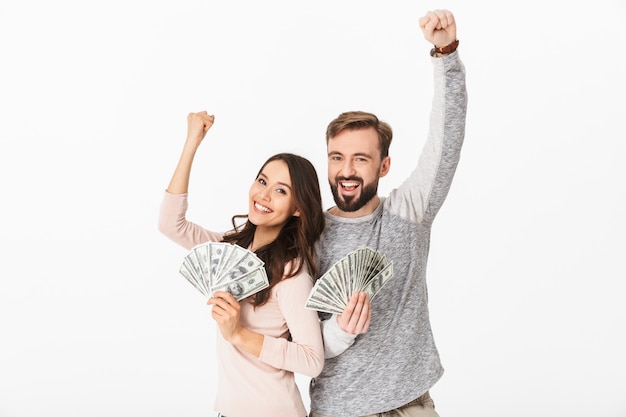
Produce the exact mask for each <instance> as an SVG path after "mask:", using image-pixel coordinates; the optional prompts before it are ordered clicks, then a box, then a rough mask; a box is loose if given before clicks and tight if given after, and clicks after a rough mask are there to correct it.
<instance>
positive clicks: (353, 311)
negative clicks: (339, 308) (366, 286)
mask: <svg viewBox="0 0 626 417" xmlns="http://www.w3.org/2000/svg"><path fill="white" fill-rule="evenodd" d="M371 311H372V310H371V308H370V299H369V296H368V295H367V293H366V292H357V293H354V294H352V297H350V301H349V302H348V305H347V306H346V308H345V310H344V311H343V313H342V314H339V315H338V316H337V324H338V325H339V328H341V330H343V331H344V332H346V333H350V334H363V333H365V332H367V329H369V326H370V320H371V318H372V313H371Z"/></svg>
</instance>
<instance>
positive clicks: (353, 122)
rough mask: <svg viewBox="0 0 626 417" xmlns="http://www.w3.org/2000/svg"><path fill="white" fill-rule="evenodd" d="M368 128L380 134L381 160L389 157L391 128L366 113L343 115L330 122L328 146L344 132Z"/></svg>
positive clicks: (355, 112)
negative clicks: (329, 142)
mask: <svg viewBox="0 0 626 417" xmlns="http://www.w3.org/2000/svg"><path fill="white" fill-rule="evenodd" d="M368 127H373V128H374V129H375V130H376V133H378V139H379V142H380V158H381V159H383V158H384V157H386V156H389V146H390V145H391V139H392V137H393V132H392V130H391V126H390V125H389V123H387V122H383V121H381V120H378V117H376V115H374V114H372V113H368V112H364V111H349V112H345V113H341V114H340V115H339V116H337V118H336V119H335V120H333V121H332V122H330V123H329V124H328V127H327V128H326V145H328V141H330V140H331V139H332V138H334V137H335V136H337V135H338V134H339V133H341V132H343V131H344V130H360V129H367V128H368Z"/></svg>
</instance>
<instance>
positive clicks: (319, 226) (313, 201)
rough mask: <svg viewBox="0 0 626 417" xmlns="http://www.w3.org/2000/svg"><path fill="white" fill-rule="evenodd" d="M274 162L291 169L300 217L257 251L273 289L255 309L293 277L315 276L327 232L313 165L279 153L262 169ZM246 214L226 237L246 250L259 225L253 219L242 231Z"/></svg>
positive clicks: (260, 296)
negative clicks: (317, 249)
mask: <svg viewBox="0 0 626 417" xmlns="http://www.w3.org/2000/svg"><path fill="white" fill-rule="evenodd" d="M272 161H284V162H285V163H286V164H287V167H288V169H289V176H290V177H291V188H292V190H293V196H294V199H295V203H296V207H297V209H298V210H299V211H300V216H297V217H296V216H292V217H291V218H290V219H289V220H288V221H287V223H286V224H285V225H284V226H283V228H282V229H281V231H280V233H279V234H278V236H277V237H276V239H275V240H274V241H273V242H272V243H269V244H267V245H265V246H263V247H261V248H259V249H257V250H256V252H255V253H256V255H257V256H258V257H259V258H260V259H261V260H262V261H263V262H265V270H266V272H267V277H268V279H269V284H270V285H269V287H268V288H265V289H264V290H262V291H260V292H258V293H256V294H255V296H254V301H253V304H254V306H255V307H258V306H261V305H263V304H265V303H266V302H267V300H268V299H269V295H270V291H271V289H272V288H273V287H274V286H275V285H276V284H278V283H279V282H280V281H282V280H283V279H287V278H291V277H293V276H295V275H297V274H298V273H300V271H301V270H302V268H305V267H306V268H307V270H308V272H309V273H310V274H311V275H312V276H313V277H315V276H316V274H317V266H316V264H315V258H314V254H313V244H314V243H315V242H316V241H317V239H318V238H319V237H320V235H321V234H322V231H323V230H324V214H323V213H322V196H321V193H320V185H319V180H318V177H317V172H316V171H315V168H314V167H313V164H311V162H310V161H309V160H308V159H306V158H303V157H301V156H299V155H294V154H292V153H279V154H276V155H274V156H272V157H270V158H269V159H268V160H267V161H265V163H264V164H263V166H262V167H261V169H260V170H259V173H258V174H257V177H258V175H259V174H260V173H261V172H262V171H263V168H265V166H266V165H267V164H269V163H270V162H272ZM246 217H247V216H244V215H237V216H233V218H232V222H233V227H234V230H235V231H234V232H233V233H227V234H226V235H225V236H224V242H229V243H235V244H237V245H239V246H242V247H244V248H248V247H249V246H250V245H251V244H252V239H253V238H254V231H255V230H256V225H254V224H252V223H250V221H249V220H247V221H246V223H245V224H244V225H243V227H242V228H241V230H239V227H238V226H237V225H236V220H237V219H240V218H246ZM291 261H294V264H293V266H292V267H291V268H290V269H289V270H288V271H286V270H285V266H286V265H287V263H288V262H291Z"/></svg>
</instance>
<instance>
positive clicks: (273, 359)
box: [259, 271, 324, 378]
mask: <svg viewBox="0 0 626 417" xmlns="http://www.w3.org/2000/svg"><path fill="white" fill-rule="evenodd" d="M311 288H313V279H312V278H311V276H310V275H309V274H308V273H307V272H304V271H303V272H301V273H299V274H298V275H296V276H294V277H292V278H288V279H285V280H284V281H282V282H281V283H279V284H277V285H276V287H275V290H276V294H277V299H278V304H279V306H280V310H281V313H282V314H283V316H284V318H285V321H286V323H287V327H288V328H289V333H290V335H291V337H290V339H284V338H281V337H270V336H267V335H265V338H264V341H263V347H262V349H261V355H260V356H259V359H260V360H261V361H263V362H265V363H267V364H269V365H272V366H273V367H275V368H279V369H284V370H287V371H291V372H297V373H300V374H303V375H307V376H310V377H312V378H314V377H316V376H317V375H319V374H320V372H322V367H323V366H324V347H323V343H322V334H321V331H320V324H319V320H318V317H317V312H316V311H313V310H309V309H306V308H305V307H304V306H305V304H306V300H307V298H308V296H309V292H310V291H311Z"/></svg>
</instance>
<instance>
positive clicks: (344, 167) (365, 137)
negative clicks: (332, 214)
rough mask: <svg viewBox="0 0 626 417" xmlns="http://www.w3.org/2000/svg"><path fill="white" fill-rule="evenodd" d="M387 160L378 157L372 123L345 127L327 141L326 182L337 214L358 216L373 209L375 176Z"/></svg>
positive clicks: (386, 167)
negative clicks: (352, 127) (360, 127)
mask: <svg viewBox="0 0 626 417" xmlns="http://www.w3.org/2000/svg"><path fill="white" fill-rule="evenodd" d="M389 164H390V159H389V157H385V158H383V159H382V160H381V157H380V142H379V139H378V134H377V133H376V130H375V129H374V128H373V127H369V128H366V129H359V130H344V131H343V132H341V133H339V134H338V135H336V136H335V137H333V138H332V139H330V140H329V141H328V183H329V184H330V189H331V191H332V193H333V197H334V198H335V204H337V208H338V209H339V210H340V211H341V212H342V213H340V214H342V215H344V216H350V217H357V216H363V215H366V214H369V213H371V212H373V211H374V210H375V209H376V207H377V206H378V201H379V200H378V196H377V192H378V179H379V178H381V177H383V176H385V175H386V174H387V172H389Z"/></svg>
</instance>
